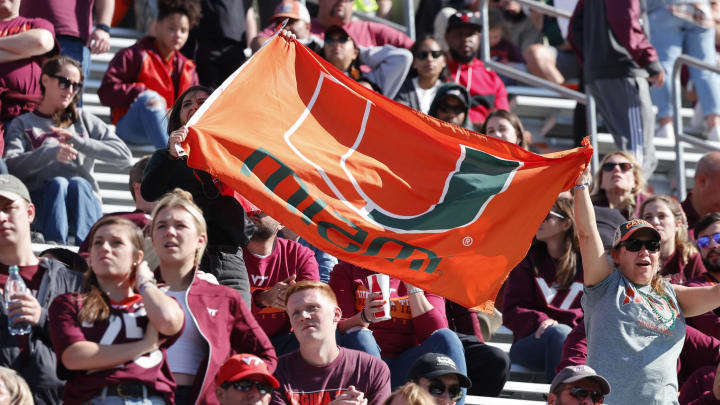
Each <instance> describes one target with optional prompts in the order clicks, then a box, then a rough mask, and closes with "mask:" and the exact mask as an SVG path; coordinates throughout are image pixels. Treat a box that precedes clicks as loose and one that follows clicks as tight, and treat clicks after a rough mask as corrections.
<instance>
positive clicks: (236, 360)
mask: <svg viewBox="0 0 720 405" xmlns="http://www.w3.org/2000/svg"><path fill="white" fill-rule="evenodd" d="M247 377H261V378H262V379H264V380H265V382H267V383H268V384H270V385H271V386H272V387H273V388H278V387H280V382H278V380H277V379H276V378H275V377H273V376H272V374H270V372H269V371H268V368H267V364H265V361H263V359H261V358H260V357H258V356H255V355H254V354H248V353H242V354H236V355H234V356H232V357H230V358H229V359H227V361H226V362H225V364H223V365H222V367H220V371H219V372H218V374H217V377H216V378H215V385H217V386H221V385H223V384H224V383H226V382H231V381H238V380H242V379H243V378H247Z"/></svg>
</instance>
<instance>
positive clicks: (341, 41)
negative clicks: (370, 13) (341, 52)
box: [325, 37, 350, 45]
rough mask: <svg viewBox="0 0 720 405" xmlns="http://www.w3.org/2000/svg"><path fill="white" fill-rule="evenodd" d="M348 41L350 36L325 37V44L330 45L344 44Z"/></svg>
mask: <svg viewBox="0 0 720 405" xmlns="http://www.w3.org/2000/svg"><path fill="white" fill-rule="evenodd" d="M348 41H350V37H334V38H333V37H331V38H325V45H332V44H336V43H337V44H345V43H347V42H348Z"/></svg>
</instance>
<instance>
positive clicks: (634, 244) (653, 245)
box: [618, 239, 660, 252]
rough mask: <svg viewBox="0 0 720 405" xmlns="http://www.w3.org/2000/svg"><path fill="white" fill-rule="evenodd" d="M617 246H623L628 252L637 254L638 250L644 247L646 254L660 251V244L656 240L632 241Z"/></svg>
mask: <svg viewBox="0 0 720 405" xmlns="http://www.w3.org/2000/svg"><path fill="white" fill-rule="evenodd" d="M618 246H625V249H627V250H628V252H639V251H640V249H642V248H643V246H645V249H647V251H648V252H657V251H658V250H660V242H658V241H656V240H639V239H632V240H628V241H625V242H620V243H619V244H618Z"/></svg>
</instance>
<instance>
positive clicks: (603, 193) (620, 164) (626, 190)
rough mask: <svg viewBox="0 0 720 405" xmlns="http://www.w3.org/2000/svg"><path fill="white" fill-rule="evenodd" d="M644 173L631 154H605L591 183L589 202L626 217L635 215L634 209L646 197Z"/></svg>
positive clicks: (619, 152)
mask: <svg viewBox="0 0 720 405" xmlns="http://www.w3.org/2000/svg"><path fill="white" fill-rule="evenodd" d="M645 192H646V191H645V176H644V175H643V171H642V166H640V165H639V164H638V162H637V160H635V158H634V157H633V155H632V154H630V153H628V152H625V151H615V152H612V153H608V154H607V155H605V157H604V158H603V160H602V161H601V162H600V170H598V171H597V172H595V177H594V178H593V182H592V191H591V192H590V196H591V197H592V202H593V205H597V206H599V207H608V208H614V209H616V210H618V211H620V213H621V214H622V215H623V216H624V217H625V219H627V220H630V219H633V218H637V212H636V210H637V208H638V207H639V206H640V204H641V203H642V202H643V201H644V200H645V198H647V195H646V194H645Z"/></svg>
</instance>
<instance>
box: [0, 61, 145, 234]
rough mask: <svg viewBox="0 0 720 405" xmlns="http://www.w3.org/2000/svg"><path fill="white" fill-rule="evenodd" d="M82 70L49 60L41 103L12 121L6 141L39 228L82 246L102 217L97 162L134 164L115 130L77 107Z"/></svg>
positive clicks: (9, 160)
mask: <svg viewBox="0 0 720 405" xmlns="http://www.w3.org/2000/svg"><path fill="white" fill-rule="evenodd" d="M81 68H82V67H81V66H80V63H79V62H78V61H76V60H74V59H72V58H69V57H67V56H60V57H56V58H53V59H50V60H48V61H47V62H46V63H45V65H43V70H42V77H41V87H42V91H43V98H42V101H41V102H40V104H39V105H38V107H37V109H36V110H35V111H33V112H30V113H27V114H23V115H21V116H20V117H18V118H16V119H15V120H13V122H12V124H10V127H9V128H8V132H7V136H6V138H7V149H6V151H5V157H6V159H7V163H8V168H9V169H10V171H11V172H12V173H15V174H16V175H17V176H19V177H20V178H21V179H22V180H23V181H24V182H25V183H26V184H27V185H28V188H29V189H30V191H31V194H32V197H33V201H34V202H35V204H36V207H37V222H36V223H35V227H36V229H37V230H39V231H40V232H42V234H43V235H44V236H45V240H46V241H54V242H57V243H60V244H66V243H68V242H69V243H70V244H73V245H74V244H80V242H82V241H83V240H85V237H86V236H87V235H88V231H89V230H90V227H92V225H93V224H94V223H95V221H97V220H98V219H99V218H100V216H101V215H102V207H101V205H100V197H99V194H100V187H99V186H98V183H97V180H95V178H94V177H93V169H94V167H95V160H96V159H98V160H102V161H104V162H107V163H110V164H111V165H113V166H116V167H118V168H126V167H129V166H130V165H131V164H132V154H131V153H130V149H128V147H127V146H126V145H125V143H124V142H123V141H122V140H121V139H120V138H118V137H117V135H115V133H114V132H113V130H112V128H111V127H109V126H108V125H107V124H105V123H104V122H103V121H102V120H101V119H100V118H98V117H96V116H94V115H92V114H91V113H89V112H87V111H85V110H83V109H80V108H78V107H77V103H78V101H79V96H78V95H79V94H80V91H81V89H82V85H83V79H84V78H83V75H82V71H81Z"/></svg>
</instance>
